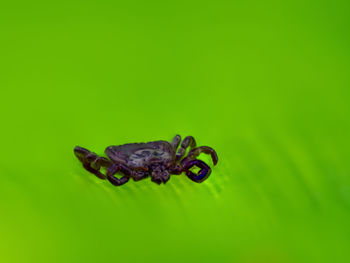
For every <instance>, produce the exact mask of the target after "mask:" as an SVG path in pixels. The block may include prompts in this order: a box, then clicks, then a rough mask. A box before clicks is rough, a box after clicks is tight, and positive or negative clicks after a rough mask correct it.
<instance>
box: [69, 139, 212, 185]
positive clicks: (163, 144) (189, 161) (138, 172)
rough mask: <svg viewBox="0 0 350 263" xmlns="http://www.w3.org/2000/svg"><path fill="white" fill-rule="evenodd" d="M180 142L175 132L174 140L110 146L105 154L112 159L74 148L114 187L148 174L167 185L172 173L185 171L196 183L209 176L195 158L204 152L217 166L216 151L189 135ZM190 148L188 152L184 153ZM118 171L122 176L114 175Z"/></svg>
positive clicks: (207, 170)
mask: <svg viewBox="0 0 350 263" xmlns="http://www.w3.org/2000/svg"><path fill="white" fill-rule="evenodd" d="M180 142H181V137H180V135H176V136H175V137H174V139H173V140H172V141H171V142H167V141H154V142H147V143H129V144H124V145H117V146H109V147H107V148H106V150H105V153H106V154H107V156H108V157H109V159H110V160H109V159H107V158H105V157H100V156H98V155H97V154H95V153H93V152H90V151H89V150H87V149H84V148H82V147H79V146H76V147H75V148H74V154H75V155H76V157H77V158H78V159H79V160H80V162H82V164H83V167H84V168H85V169H86V170H88V171H89V172H90V173H93V174H94V175H96V176H97V177H98V178H101V179H108V180H109V181H110V182H111V183H112V184H113V185H115V186H120V185H123V184H125V183H126V182H128V181H129V179H130V178H132V179H133V180H134V181H139V180H141V179H144V178H147V177H148V176H150V177H151V180H152V181H153V182H155V183H157V184H161V183H164V184H165V183H166V182H167V181H168V180H169V179H170V175H171V174H176V175H179V174H181V173H182V172H184V173H186V175H187V176H188V178H190V179H191V180H192V181H194V182H196V183H201V182H203V181H204V180H206V179H207V178H208V177H209V175H210V173H211V169H210V167H209V166H208V165H207V164H206V163H205V162H203V161H201V160H198V159H196V158H197V157H198V156H199V155H200V154H201V153H205V154H210V155H211V158H212V160H213V163H214V165H216V164H217V162H218V156H217V154H216V152H215V151H214V150H213V149H212V148H210V147H208V146H201V147H196V141H195V139H194V138H193V137H192V136H187V137H186V138H185V139H184V140H183V141H182V143H181V146H180V147H179V145H180ZM178 147H179V149H178ZM188 147H189V152H188V154H187V155H186V156H185V153H186V150H187V148H188ZM176 151H177V152H176ZM195 166H197V167H198V168H200V170H199V171H198V172H196V173H195V172H193V171H191V168H193V167H195ZM102 167H103V168H105V169H106V170H107V172H106V174H103V173H102V172H101V171H100V169H101V168H102ZM117 173H118V174H121V175H122V177H121V178H117V177H115V174H117Z"/></svg>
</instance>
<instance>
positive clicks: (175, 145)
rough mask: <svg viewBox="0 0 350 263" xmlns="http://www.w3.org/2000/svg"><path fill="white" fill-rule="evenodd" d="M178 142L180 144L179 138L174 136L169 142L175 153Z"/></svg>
mask: <svg viewBox="0 0 350 263" xmlns="http://www.w3.org/2000/svg"><path fill="white" fill-rule="evenodd" d="M180 142H181V136H180V135H176V136H175V137H174V139H173V141H172V142H171V146H173V148H174V150H175V151H176V150H177V147H179V144H180Z"/></svg>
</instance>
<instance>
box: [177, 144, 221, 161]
mask: <svg viewBox="0 0 350 263" xmlns="http://www.w3.org/2000/svg"><path fill="white" fill-rule="evenodd" d="M201 153H205V154H210V155H211V159H212V160H213V163H214V165H216V164H217V163H218V160H219V159H218V155H217V154H216V152H215V151H214V150H213V149H212V148H210V147H208V146H201V147H197V148H194V149H192V150H191V151H190V152H189V153H188V154H187V157H186V158H185V159H184V160H183V161H184V162H187V161H188V160H194V159H196V158H197V157H198V156H199V155H200V154H201Z"/></svg>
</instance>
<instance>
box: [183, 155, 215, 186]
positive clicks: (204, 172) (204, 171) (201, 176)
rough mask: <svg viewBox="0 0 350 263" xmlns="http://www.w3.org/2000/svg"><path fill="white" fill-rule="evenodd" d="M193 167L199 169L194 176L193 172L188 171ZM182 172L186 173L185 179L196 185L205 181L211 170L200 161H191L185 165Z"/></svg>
mask: <svg viewBox="0 0 350 263" xmlns="http://www.w3.org/2000/svg"><path fill="white" fill-rule="evenodd" d="M193 166H197V167H198V168H201V169H200V171H199V172H198V174H195V173H194V172H192V171H190V169H191V168H192V167H193ZM183 169H184V172H185V173H186V175H187V177H188V178H190V179H191V180H192V181H194V182H196V183H201V182H203V181H204V180H206V179H207V178H208V177H209V175H210V173H211V169H210V167H209V166H208V165H207V164H206V163H205V162H203V161H201V160H191V161H189V162H187V163H186V164H185V166H184V167H183Z"/></svg>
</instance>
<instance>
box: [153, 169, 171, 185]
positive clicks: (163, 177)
mask: <svg viewBox="0 0 350 263" xmlns="http://www.w3.org/2000/svg"><path fill="white" fill-rule="evenodd" d="M169 179H170V174H169V172H168V171H167V170H163V171H159V170H153V171H152V174H151V181H152V182H154V183H156V184H161V183H164V184H165V183H166V182H167V181H168V180H169Z"/></svg>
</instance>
